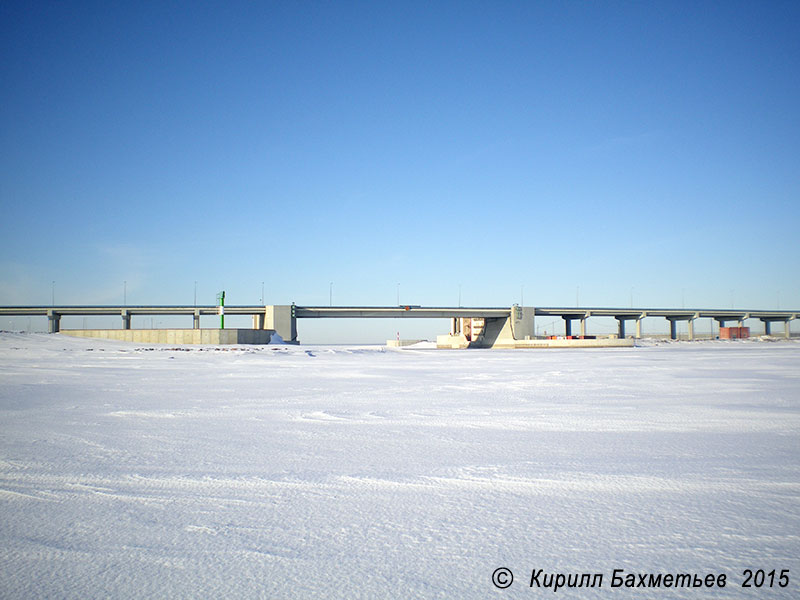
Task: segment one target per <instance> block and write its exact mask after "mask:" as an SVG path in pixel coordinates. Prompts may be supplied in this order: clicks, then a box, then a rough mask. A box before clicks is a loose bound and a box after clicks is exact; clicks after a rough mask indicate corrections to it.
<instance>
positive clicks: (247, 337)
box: [0, 304, 800, 348]
mask: <svg viewBox="0 0 800 600" xmlns="http://www.w3.org/2000/svg"><path fill="white" fill-rule="evenodd" d="M222 314H224V315H249V316H250V317H251V318H252V327H251V328H249V329H238V330H236V329H228V330H226V329H223V328H219V329H217V328H213V329H210V328H206V329H201V328H200V317H201V316H210V315H222ZM112 315H113V316H118V317H120V319H121V321H122V322H121V328H120V329H104V330H92V329H86V328H84V329H72V330H63V331H62V329H61V319H62V317H65V316H83V317H94V316H112ZM176 315H185V316H187V317H192V322H191V323H192V327H191V329H189V328H187V329H170V330H154V329H132V328H131V319H132V317H134V316H139V317H141V316H145V317H147V316H149V317H153V316H176ZM798 315H800V311H792V310H741V309H683V308H681V309H654V308H563V307H533V306H519V305H513V306H510V307H488V308H481V307H473V308H470V307H424V306H419V305H400V306H300V305H295V304H290V305H286V304H284V305H264V306H260V305H243V306H225V307H220V306H215V305H205V306H182V305H174V306H173V305H162V306H156V305H138V306H111V305H104V306H100V305H85V306H74V305H73V306H0V317H3V316H7V317H13V316H44V317H47V319H48V324H49V326H48V331H49V332H50V333H58V332H62V333H65V334H68V335H78V336H83V337H87V336H91V337H105V338H109V339H127V340H129V341H141V342H161V343H178V344H179V343H211V344H215V343H216V344H226V343H227V344H231V343H232V344H236V343H245V344H265V343H268V342H269V341H270V339H271V338H272V336H273V335H274V334H275V333H277V334H278V335H279V336H280V337H281V338H282V339H283V341H285V342H287V343H299V341H298V337H297V321H298V320H299V319H380V318H384V319H398V318H399V319H407V318H412V319H413V318H417V319H447V320H449V322H450V331H449V333H447V334H443V335H440V336H438V338H437V346H438V347H440V348H468V347H483V348H486V347H493V348H528V347H530V348H532V347H553V346H619V345H631V344H632V343H633V340H634V339H636V338H641V337H642V322H643V321H644V319H646V318H647V319H651V318H661V319H666V320H667V321H668V322H669V337H670V338H671V339H677V338H678V329H677V326H678V324H679V323H680V322H682V321H684V322H686V324H687V329H688V339H690V340H692V339H694V338H695V328H694V323H695V321H696V320H697V319H701V318H706V319H713V320H715V321H716V322H717V323H718V324H719V326H720V327H725V325H726V324H727V323H736V324H737V326H738V327H744V323H745V321H747V320H758V321H760V322H761V324H762V327H761V328H762V329H763V333H764V334H765V335H772V328H773V325H774V324H781V323H782V324H783V328H782V329H783V332H782V334H783V337H785V338H787V339H788V338H790V337H791V331H790V324H791V322H792V321H794V320H795V319H797V317H798ZM537 317H547V318H549V319H553V318H555V319H556V320H558V319H561V320H562V321H563V325H564V330H563V336H561V335H559V336H549V337H542V336H537V335H536V329H535V321H536V318H537ZM592 317H606V318H609V317H610V318H613V319H615V320H616V321H617V333H616V334H615V335H612V336H606V337H597V338H595V336H589V335H587V322H588V320H589V319H590V318H592ZM575 321H578V330H577V331H575V330H574V329H573V323H574V322H575ZM629 321H633V322H634V323H633V325H634V327H633V335H626V333H627V331H626V329H627V328H626V323H627V322H629ZM187 325H188V323H187ZM153 331H160V332H166V333H164V334H161V333H159V334H155V337H154V334H153V333H152V332H153ZM220 331H228V332H230V333H228V334H220V333H217V334H212V333H206V332H220ZM234 331H237V332H240V333H236V334H235V335H234V333H233V332H234ZM112 332H119V333H112ZM126 332H130V333H126ZM136 332H142V333H136ZM144 332H150V333H144ZM169 332H173V333H169Z"/></svg>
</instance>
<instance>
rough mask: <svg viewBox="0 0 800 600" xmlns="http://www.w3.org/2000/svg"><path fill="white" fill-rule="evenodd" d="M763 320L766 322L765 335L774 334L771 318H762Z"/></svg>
mask: <svg viewBox="0 0 800 600" xmlns="http://www.w3.org/2000/svg"><path fill="white" fill-rule="evenodd" d="M761 322H762V323H764V335H772V328H771V327H770V325H771V324H772V323H771V321H770V320H769V319H761Z"/></svg>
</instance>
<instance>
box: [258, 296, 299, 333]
mask: <svg viewBox="0 0 800 600" xmlns="http://www.w3.org/2000/svg"><path fill="white" fill-rule="evenodd" d="M263 329H272V330H274V331H275V332H276V333H277V334H278V335H279V336H281V338H283V341H284V342H289V343H292V342H294V343H296V342H297V317H296V316H295V306H294V304H292V305H285V304H284V305H276V306H265V307H264V321H263Z"/></svg>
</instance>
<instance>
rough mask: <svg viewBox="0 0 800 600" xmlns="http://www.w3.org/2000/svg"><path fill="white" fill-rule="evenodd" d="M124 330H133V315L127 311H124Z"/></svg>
mask: <svg viewBox="0 0 800 600" xmlns="http://www.w3.org/2000/svg"><path fill="white" fill-rule="evenodd" d="M121 314H122V328H123V329H130V328H131V314H130V313H129V312H128V311H127V310H123V311H122V313H121Z"/></svg>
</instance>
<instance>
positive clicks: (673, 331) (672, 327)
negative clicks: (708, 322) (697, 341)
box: [667, 314, 698, 340]
mask: <svg viewBox="0 0 800 600" xmlns="http://www.w3.org/2000/svg"><path fill="white" fill-rule="evenodd" d="M697 317H698V315H697V314H694V315H692V316H690V317H667V320H668V321H669V339H671V340H677V339H678V327H677V325H676V323H677V322H678V321H686V323H687V325H688V327H689V339H690V340H693V339H694V320H695V319H696V318H697Z"/></svg>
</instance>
